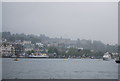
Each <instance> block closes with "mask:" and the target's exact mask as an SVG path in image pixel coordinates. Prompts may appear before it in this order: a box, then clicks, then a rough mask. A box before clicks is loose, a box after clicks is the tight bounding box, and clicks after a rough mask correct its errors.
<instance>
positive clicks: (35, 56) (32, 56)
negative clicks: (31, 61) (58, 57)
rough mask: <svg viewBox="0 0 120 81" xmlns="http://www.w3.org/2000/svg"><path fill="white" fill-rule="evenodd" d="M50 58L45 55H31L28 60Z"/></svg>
mask: <svg viewBox="0 0 120 81" xmlns="http://www.w3.org/2000/svg"><path fill="white" fill-rule="evenodd" d="M48 57H49V56H48V55H47V54H45V53H43V54H37V55H36V54H32V55H29V56H28V58H48Z"/></svg>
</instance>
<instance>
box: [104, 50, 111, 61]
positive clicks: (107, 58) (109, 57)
mask: <svg viewBox="0 0 120 81" xmlns="http://www.w3.org/2000/svg"><path fill="white" fill-rule="evenodd" d="M110 59H111V55H110V54H109V52H106V53H105V54H104V55H103V60H104V61H109V60H110Z"/></svg>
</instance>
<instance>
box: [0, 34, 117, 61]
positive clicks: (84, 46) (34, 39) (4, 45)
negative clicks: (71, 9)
mask: <svg viewBox="0 0 120 81" xmlns="http://www.w3.org/2000/svg"><path fill="white" fill-rule="evenodd" d="M0 35H1V36H2V40H1V41H0V42H1V46H0V48H1V51H0V54H1V56H2V57H4V58H14V57H19V58H20V57H22V58H32V57H44V58H91V59H101V58H102V57H103V55H104V53H106V52H109V54H110V55H111V56H112V58H113V59H114V58H116V57H117V56H118V53H117V52H118V51H117V50H118V45H117V44H116V45H109V44H104V43H102V42H101V41H96V40H93V41H92V40H86V39H80V38H78V39H76V40H71V39H67V38H62V37H60V38H50V37H48V36H45V35H44V34H40V35H39V36H37V35H33V34H29V35H26V34H18V33H16V34H12V33H11V32H2V33H0Z"/></svg>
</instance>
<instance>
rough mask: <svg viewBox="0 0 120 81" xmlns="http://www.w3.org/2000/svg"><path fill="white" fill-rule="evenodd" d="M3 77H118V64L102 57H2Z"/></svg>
mask: <svg viewBox="0 0 120 81" xmlns="http://www.w3.org/2000/svg"><path fill="white" fill-rule="evenodd" d="M2 78H3V79H118V64H117V63H115V61H114V60H111V61H103V60H102V59H32V58H20V61H14V58H3V59H2Z"/></svg>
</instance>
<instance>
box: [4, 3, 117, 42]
mask: <svg viewBox="0 0 120 81" xmlns="http://www.w3.org/2000/svg"><path fill="white" fill-rule="evenodd" d="M2 5H3V6H2V10H3V11H2V13H3V15H2V17H3V18H2V22H3V31H10V32H13V33H25V34H36V35H39V34H45V35H46V36H49V37H61V36H62V37H63V38H71V39H77V38H80V39H90V40H100V41H102V42H103V43H109V44H115V43H117V40H118V11H117V10H118V6H117V2H116V3H115V2H114V3H112V2H111V3H107V2H105V3H95V2H93V3H92V2H91V3H82V2H78V3H73V2H71V3H68V2H66V3H65V2H61V3H59V2H57V3H55V2H38V3H35V2H34V3H33V2H31V3H30V2H22V3H20V2H18V3H15V2H8V3H3V4H2Z"/></svg>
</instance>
